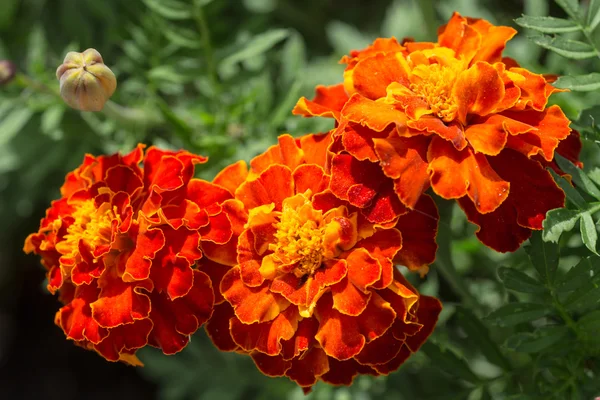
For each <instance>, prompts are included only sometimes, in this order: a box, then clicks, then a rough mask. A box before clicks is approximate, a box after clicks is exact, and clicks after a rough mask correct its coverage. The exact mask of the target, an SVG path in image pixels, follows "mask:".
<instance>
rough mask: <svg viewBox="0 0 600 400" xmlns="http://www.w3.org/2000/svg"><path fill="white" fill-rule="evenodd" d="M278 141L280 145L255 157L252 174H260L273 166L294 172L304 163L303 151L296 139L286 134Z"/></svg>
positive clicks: (251, 162) (252, 163) (252, 162)
mask: <svg viewBox="0 0 600 400" xmlns="http://www.w3.org/2000/svg"><path fill="white" fill-rule="evenodd" d="M277 140H278V141H279V144H276V145H274V146H271V147H269V149H268V150H267V151H265V152H264V153H262V154H260V155H258V156H256V157H254V158H253V159H252V161H250V167H251V170H252V172H254V173H257V174H260V173H261V172H263V171H265V170H266V169H267V168H269V167H270V166H272V165H273V164H281V165H285V166H288V167H289V168H290V169H291V170H292V171H293V170H294V169H295V168H296V167H297V166H298V165H300V164H301V163H302V158H303V155H304V154H303V151H302V150H300V147H298V144H297V143H296V139H294V138H293V137H292V136H290V135H288V134H285V135H280V136H279V137H278V138H277Z"/></svg>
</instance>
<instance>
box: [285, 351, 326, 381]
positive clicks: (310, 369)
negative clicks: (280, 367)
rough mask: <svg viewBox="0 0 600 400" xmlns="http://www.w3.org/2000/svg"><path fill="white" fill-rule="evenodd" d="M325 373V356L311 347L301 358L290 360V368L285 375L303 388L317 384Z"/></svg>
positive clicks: (322, 352)
mask: <svg viewBox="0 0 600 400" xmlns="http://www.w3.org/2000/svg"><path fill="white" fill-rule="evenodd" d="M327 371H329V361H328V357H327V354H325V352H324V351H323V350H322V349H320V348H318V347H311V348H310V349H308V351H307V352H306V353H304V354H303V355H302V357H299V358H295V359H293V360H292V367H291V368H290V369H288V370H287V371H286V373H285V374H286V375H287V376H288V377H289V378H290V379H291V380H293V381H294V382H296V383H297V384H298V385H300V386H302V387H303V388H304V387H310V386H312V385H314V384H315V383H317V381H318V380H319V377H320V376H321V375H323V374H324V373H326V372H327Z"/></svg>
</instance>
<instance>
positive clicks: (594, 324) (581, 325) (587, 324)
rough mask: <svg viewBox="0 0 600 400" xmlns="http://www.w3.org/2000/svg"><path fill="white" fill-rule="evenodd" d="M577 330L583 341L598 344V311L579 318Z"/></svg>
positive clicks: (599, 331)
mask: <svg viewBox="0 0 600 400" xmlns="http://www.w3.org/2000/svg"><path fill="white" fill-rule="evenodd" d="M577 328H578V329H579V331H580V332H581V333H582V335H583V336H584V338H585V339H587V340H590V339H592V340H593V341H594V342H598V341H599V340H600V310H595V311H592V312H590V313H588V314H586V315H584V316H583V317H581V318H579V321H577Z"/></svg>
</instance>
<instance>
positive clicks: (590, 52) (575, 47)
mask: <svg viewBox="0 0 600 400" xmlns="http://www.w3.org/2000/svg"><path fill="white" fill-rule="evenodd" d="M531 40H532V41H533V42H534V43H535V44H537V45H538V46H541V47H543V48H545V49H548V50H551V51H553V52H555V53H557V54H560V55H561V56H563V57H566V58H572V59H574V60H582V59H584V58H590V57H595V56H596V50H595V49H594V47H593V46H591V45H590V44H588V43H584V42H580V41H578V40H571V39H563V38H562V37H550V36H545V35H542V36H534V37H531Z"/></svg>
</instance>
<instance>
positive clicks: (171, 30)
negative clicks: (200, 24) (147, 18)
mask: <svg viewBox="0 0 600 400" xmlns="http://www.w3.org/2000/svg"><path fill="white" fill-rule="evenodd" d="M161 31H162V33H163V35H165V37H166V38H167V39H169V40H170V41H171V42H172V43H175V44H176V45H178V46H181V47H184V48H188V49H199V48H201V47H202V42H201V41H200V37H199V36H198V34H197V33H196V32H195V31H193V30H191V29H187V28H177V27H174V26H172V25H171V24H169V25H167V26H165V27H163V29H161Z"/></svg>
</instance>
